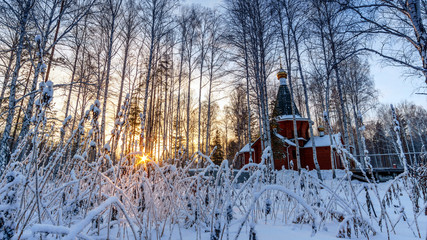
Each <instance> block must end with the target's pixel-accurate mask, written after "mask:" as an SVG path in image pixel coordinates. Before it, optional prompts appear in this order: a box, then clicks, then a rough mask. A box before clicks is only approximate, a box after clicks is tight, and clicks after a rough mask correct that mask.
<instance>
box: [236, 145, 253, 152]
mask: <svg viewBox="0 0 427 240" xmlns="http://www.w3.org/2000/svg"><path fill="white" fill-rule="evenodd" d="M249 145H250V144H249V143H248V144H246V145H245V146H244V147H243V148H242V149H240V151H239V153H245V152H249ZM251 151H252V152H254V151H255V150H254V149H253V148H252V149H251Z"/></svg>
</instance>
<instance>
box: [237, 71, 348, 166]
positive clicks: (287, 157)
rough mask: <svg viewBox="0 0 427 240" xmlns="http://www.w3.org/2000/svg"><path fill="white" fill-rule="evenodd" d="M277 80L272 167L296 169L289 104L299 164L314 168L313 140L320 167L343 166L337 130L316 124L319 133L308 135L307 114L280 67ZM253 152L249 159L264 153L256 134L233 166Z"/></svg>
mask: <svg viewBox="0 0 427 240" xmlns="http://www.w3.org/2000/svg"><path fill="white" fill-rule="evenodd" d="M277 78H278V79H279V81H280V87H279V91H278V93H277V99H276V102H275V106H274V110H273V118H272V122H270V125H271V129H272V132H271V142H272V143H271V148H272V152H273V159H274V167H275V169H276V170H281V169H294V170H297V169H298V168H297V166H298V165H297V145H296V144H295V134H294V121H293V116H294V115H293V114H292V107H294V114H295V120H296V128H297V141H296V142H297V144H298V147H299V152H300V159H301V168H306V169H308V170H312V169H314V168H315V165H314V161H313V143H314V145H315V148H316V153H317V154H316V155H317V160H318V162H319V165H320V169H332V164H334V166H335V168H336V169H342V168H344V166H343V164H342V161H341V159H340V157H339V155H338V154H337V153H336V148H335V143H342V139H341V137H340V134H332V135H326V134H325V133H324V130H325V129H324V128H323V127H321V126H320V127H319V128H318V130H319V136H310V135H309V121H310V119H308V118H303V117H302V116H301V115H300V113H299V111H298V108H297V107H296V105H295V103H294V102H293V101H292V98H291V94H290V92H289V88H288V86H287V83H286V79H287V73H286V72H285V71H284V70H283V69H280V71H279V72H278V73H277ZM250 154H251V155H252V161H253V162H255V163H260V162H261V156H262V154H263V148H262V141H261V138H258V139H257V140H256V141H255V142H253V143H252V144H247V145H246V146H244V147H243V148H242V149H241V150H240V151H239V152H238V153H237V156H236V158H235V161H234V167H235V168H237V169H240V168H242V167H243V166H244V165H245V164H248V163H249V162H250V158H249V155H250Z"/></svg>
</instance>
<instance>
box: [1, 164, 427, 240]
mask: <svg viewBox="0 0 427 240" xmlns="http://www.w3.org/2000/svg"><path fill="white" fill-rule="evenodd" d="M149 169H150V170H148V171H147V170H145V171H143V169H141V171H137V172H134V173H131V174H129V173H128V174H127V175H123V176H122V178H121V180H120V181H117V179H116V180H114V175H113V174H112V173H113V172H114V171H115V170H114V168H111V169H109V170H106V171H104V172H102V173H101V172H98V173H97V172H79V171H77V170H76V171H74V170H73V171H72V172H71V175H70V177H69V178H63V179H62V180H61V181H57V182H56V183H53V182H52V184H50V183H47V187H46V188H45V190H44V191H42V193H41V195H40V203H41V204H40V206H38V205H37V203H36V202H35V201H34V198H32V197H33V196H34V195H31V193H34V192H33V189H30V190H29V189H28V188H23V186H22V185H20V183H24V182H25V181H23V180H24V176H23V175H19V174H17V172H12V173H13V174H11V175H13V176H14V179H12V181H11V182H9V183H8V184H3V188H2V190H5V189H9V192H7V194H8V196H9V197H11V199H12V200H13V199H14V200H13V201H9V202H7V201H3V203H2V205H1V210H0V213H1V214H2V215H1V217H2V218H3V219H5V220H7V224H6V225H9V226H12V227H13V228H14V229H15V232H14V234H12V236H13V237H12V238H13V239H40V237H41V238H42V239H211V240H213V239H224V240H225V239H249V240H251V239H252V240H254V239H260V240H263V239H319V240H326V239H336V238H337V237H339V236H340V237H346V238H351V239H367V238H369V239H378V240H379V239H388V237H389V238H390V239H399V240H401V239H402V240H409V239H411V240H412V239H423V240H424V239H426V231H427V216H426V215H425V207H426V203H425V201H424V200H423V198H422V197H421V196H419V197H418V198H417V201H418V205H417V204H414V205H413V203H416V202H417V201H414V200H416V198H414V194H415V195H416V194H420V192H419V190H420V188H415V187H413V186H412V185H411V183H414V182H411V181H413V180H414V179H413V178H411V177H405V176H404V175H401V176H400V179H395V180H391V181H388V182H384V183H376V184H374V183H366V182H359V181H349V180H348V178H347V177H346V176H347V175H346V173H345V172H344V171H342V170H339V171H337V178H336V179H332V173H331V171H322V176H323V178H324V180H323V181H319V180H318V179H317V175H316V174H315V172H305V171H303V172H302V174H298V173H297V172H294V171H280V172H277V174H276V178H275V179H269V176H271V174H267V171H264V170H265V169H264V168H263V167H262V166H260V165H256V164H253V166H252V169H251V170H250V172H251V173H250V178H249V180H248V181H246V182H244V183H238V182H237V181H234V179H235V178H234V177H233V176H231V175H232V174H230V173H231V170H230V169H229V168H228V167H227V165H226V163H224V164H223V165H222V166H221V167H218V166H214V165H210V166H209V167H207V168H206V169H205V171H202V172H200V173H198V174H196V175H189V174H188V173H186V172H185V169H178V168H175V167H173V166H167V167H163V168H158V166H157V165H155V164H154V163H153V164H152V167H151V168H149ZM211 170H215V174H216V173H219V175H218V176H217V177H215V176H213V175H212V172H214V171H211ZM83 173H84V175H81V174H83ZM64 179H68V181H64ZM8 180H11V179H10V178H9V179H8ZM114 181H115V184H114ZM269 182H270V183H269ZM415 186H418V187H419V184H418V183H415ZM421 190H422V189H421ZM17 193H18V194H17ZM2 194H3V198H4V196H6V195H5V194H6V192H5V191H2ZM410 194H412V196H411V195H410ZM21 196H25V197H21ZM410 196H411V197H412V200H411V198H410ZM4 199H5V198H4ZM356 199H357V201H356ZM9 200H10V199H9ZM381 201H382V202H383V206H382V207H381V205H380V204H379V203H380V202H381ZM7 203H9V204H7ZM38 207H40V208H41V209H42V210H40V211H41V214H40V216H39V215H38V214H37V208H38ZM413 209H416V211H417V213H415V214H414V211H413ZM8 211H9V213H12V214H10V215H7V214H5V212H8ZM39 217H40V218H39ZM24 219H25V221H23V220H24ZM414 219H416V220H417V221H414ZM1 231H2V232H1V234H3V235H2V237H3V238H2V239H8V238H7V237H6V238H5V232H6V228H5V227H4V226H3V227H2V229H1ZM254 237H255V238H254Z"/></svg>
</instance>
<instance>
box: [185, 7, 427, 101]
mask: <svg viewBox="0 0 427 240" xmlns="http://www.w3.org/2000/svg"><path fill="white" fill-rule="evenodd" d="M221 2H222V1H221V0H184V3H186V4H193V3H195V4H200V5H202V6H206V7H211V8H220V7H221V6H220V5H221ZM369 62H370V64H371V77H372V79H373V80H374V82H375V87H376V88H377V90H378V91H379V96H378V100H379V102H380V103H384V104H397V103H399V102H402V101H404V100H407V101H410V102H414V103H415V104H417V105H420V106H424V107H425V108H427V95H420V94H416V93H419V92H424V93H427V88H424V89H420V86H424V87H427V85H426V84H425V83H424V80H423V79H420V78H417V77H415V76H409V77H408V76H406V75H405V73H406V70H405V69H404V68H399V67H392V66H386V65H385V64H383V63H382V62H381V59H380V58H378V57H371V58H370V59H369Z"/></svg>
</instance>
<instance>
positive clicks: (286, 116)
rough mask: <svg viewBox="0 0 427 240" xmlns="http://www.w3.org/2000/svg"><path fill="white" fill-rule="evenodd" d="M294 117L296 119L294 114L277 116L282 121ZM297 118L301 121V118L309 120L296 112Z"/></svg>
mask: <svg viewBox="0 0 427 240" xmlns="http://www.w3.org/2000/svg"><path fill="white" fill-rule="evenodd" d="M293 119H294V117H293V115H280V116H277V117H276V120H277V121H280V120H293ZM295 120H298V121H301V120H308V119H307V118H303V117H301V115H297V114H295Z"/></svg>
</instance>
